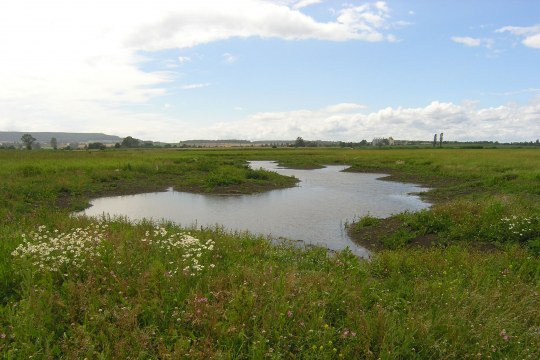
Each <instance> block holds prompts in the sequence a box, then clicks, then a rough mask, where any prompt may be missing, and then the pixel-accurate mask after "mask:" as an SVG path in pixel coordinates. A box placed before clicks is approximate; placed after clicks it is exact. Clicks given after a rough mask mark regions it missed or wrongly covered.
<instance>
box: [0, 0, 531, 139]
mask: <svg viewBox="0 0 540 360" xmlns="http://www.w3.org/2000/svg"><path fill="white" fill-rule="evenodd" d="M0 130H3V131H27V132H32V131H34V132H37V131H68V132H104V133H107V134H114V135H119V136H128V135H131V136H134V137H137V138H141V139H145V140H156V141H169V142H176V141H179V140H187V139H231V138H236V139H248V140H260V139H272V140H277V139H295V138H296V137H298V136H302V137H303V138H304V139H310V140H316V139H322V140H344V141H360V140H362V139H368V140H370V139H371V138H373V137H379V136H392V137H394V138H396V139H418V140H420V139H425V140H430V139H432V138H433V134H434V133H440V132H444V133H445V139H446V140H465V141H466V140H498V141H523V140H525V141H530V140H535V139H537V138H539V137H540V1H538V0H528V1H527V0H516V1H508V0H475V1H470V0H437V1H432V0H410V1H405V0H389V1H378V2H377V1H376V2H365V1H356V0H348V1H334V0H328V1H325V0H227V1H225V0H213V1H212V0H197V1H191V0H190V1H188V0H129V1H127V0H2V1H1V3H0Z"/></svg>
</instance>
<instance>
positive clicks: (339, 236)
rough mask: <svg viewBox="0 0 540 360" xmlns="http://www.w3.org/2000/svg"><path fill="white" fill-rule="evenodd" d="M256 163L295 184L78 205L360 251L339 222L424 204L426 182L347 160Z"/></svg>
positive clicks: (132, 197)
mask: <svg viewBox="0 0 540 360" xmlns="http://www.w3.org/2000/svg"><path fill="white" fill-rule="evenodd" d="M250 166H251V167H252V168H253V169H259V168H263V169H265V170H271V171H275V172H278V173H280V174H283V175H292V176H295V177H296V178H298V179H299V180H300V182H299V183H298V186H297V187H293V188H288V189H280V190H272V191H268V192H265V193H261V194H254V195H232V196H223V195H221V196H220V195H208V194H192V193H186V192H177V191H172V190H169V191H166V192H157V193H146V194H138V195H129V196H114V197H107V198H99V199H95V200H93V201H92V202H91V204H92V206H91V207H90V208H88V209H86V210H85V211H83V212H81V214H82V215H87V216H101V215H103V214H109V215H110V216H113V217H114V216H125V217H127V218H129V219H130V220H141V219H152V220H155V221H160V220H170V221H173V222H175V223H177V224H180V225H182V226H184V227H187V228H191V227H199V226H215V225H222V226H224V227H225V228H226V229H230V230H235V231H236V230H238V231H244V230H248V231H250V232H251V233H255V234H262V235H268V236H270V237H272V238H287V239H291V240H299V241H303V242H304V243H306V244H314V245H321V246H324V247H327V248H329V249H332V250H342V249H345V248H346V247H349V248H350V249H351V250H352V251H353V252H354V253H355V254H357V255H359V256H363V257H365V256H368V251H367V250H366V249H364V248H362V247H361V246H358V245H356V244H355V243H354V242H352V241H351V239H350V238H349V236H348V235H347V232H346V230H345V224H346V223H347V222H351V221H353V220H354V219H355V218H358V217H361V216H364V215H367V214H369V215H372V216H376V217H387V216H390V215H392V214H395V213H399V212H402V211H406V210H410V211H416V210H420V209H424V208H427V207H429V204H428V203H426V202H423V201H422V200H421V199H420V198H419V196H418V195H417V194H418V193H419V192H422V191H426V190H427V189H425V188H422V187H419V186H417V185H414V184H406V183H399V182H391V181H382V180H379V178H380V177H382V176H384V175H383V174H365V173H351V172H343V171H342V170H344V169H346V168H347V166H342V165H331V166H327V167H325V168H323V169H316V170H295V169H286V168H280V167H278V165H277V164H276V163H275V162H271V161H252V162H250Z"/></svg>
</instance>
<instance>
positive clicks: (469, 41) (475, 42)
mask: <svg viewBox="0 0 540 360" xmlns="http://www.w3.org/2000/svg"><path fill="white" fill-rule="evenodd" d="M452 41H453V42H456V43H458V44H463V45H466V46H469V47H476V46H480V45H481V44H482V40H481V39H475V38H472V37H468V36H464V37H460V36H454V37H452Z"/></svg>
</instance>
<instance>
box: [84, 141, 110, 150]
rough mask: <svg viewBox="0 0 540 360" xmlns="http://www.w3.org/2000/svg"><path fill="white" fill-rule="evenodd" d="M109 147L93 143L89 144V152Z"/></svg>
mask: <svg viewBox="0 0 540 360" xmlns="http://www.w3.org/2000/svg"><path fill="white" fill-rule="evenodd" d="M106 148H107V147H106V146H105V144H103V143H100V142H93V143H90V144H88V149H89V150H92V149H93V150H105V149H106Z"/></svg>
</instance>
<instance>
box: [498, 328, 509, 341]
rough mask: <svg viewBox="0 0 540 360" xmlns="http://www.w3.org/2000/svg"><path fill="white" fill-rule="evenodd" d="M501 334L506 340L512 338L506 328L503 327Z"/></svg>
mask: <svg viewBox="0 0 540 360" xmlns="http://www.w3.org/2000/svg"><path fill="white" fill-rule="evenodd" d="M499 335H500V336H501V337H502V338H503V340H504V341H508V340H509V339H510V337H509V336H508V334H507V333H506V330H505V329H502V330H501V332H500V333H499Z"/></svg>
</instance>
